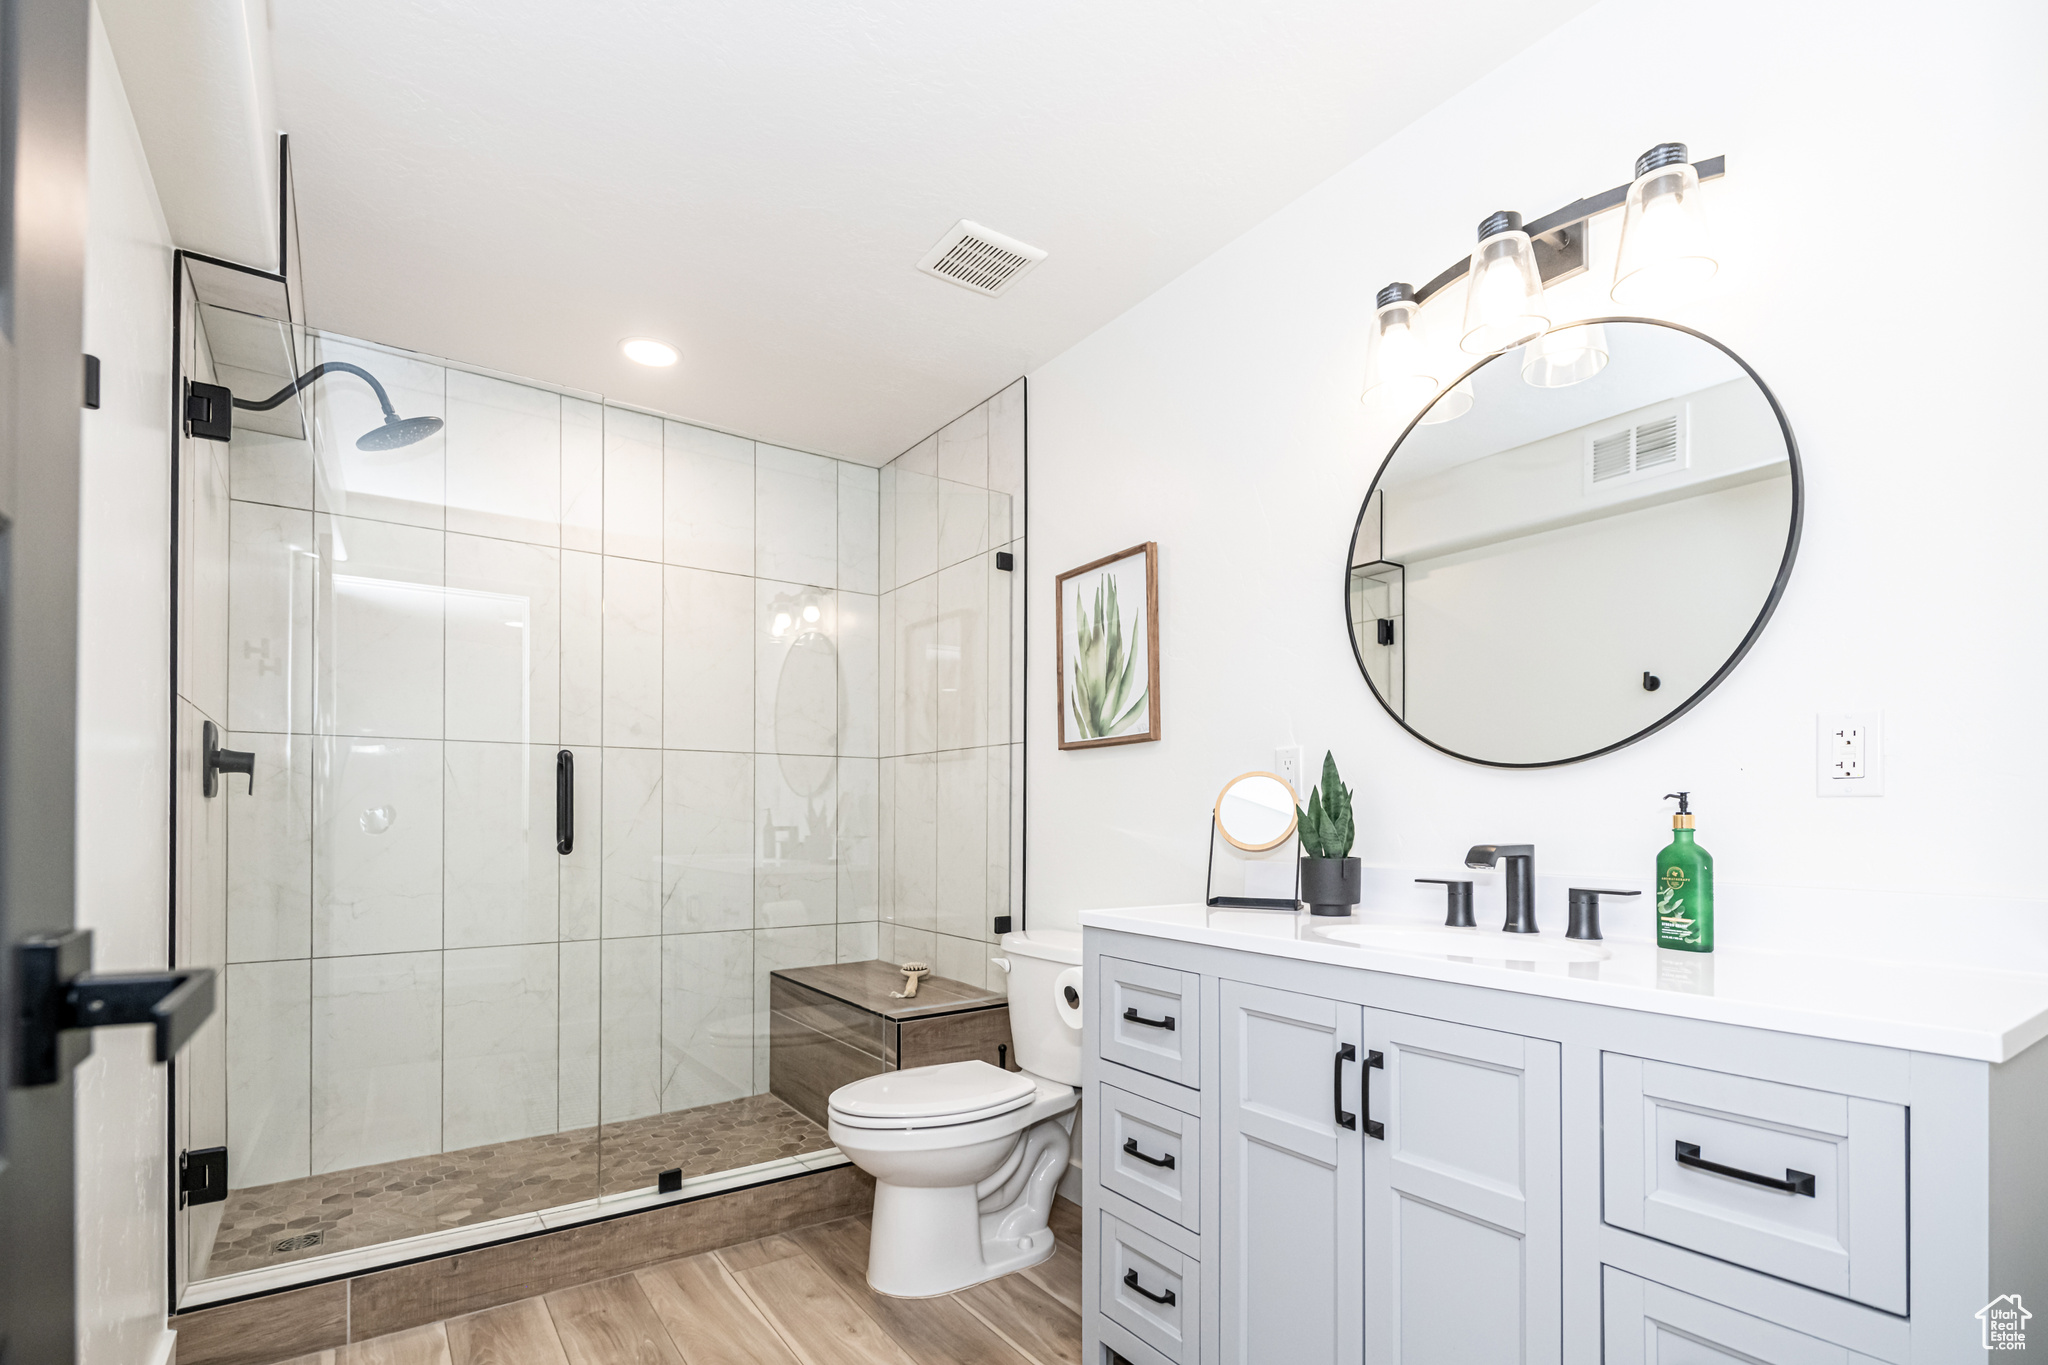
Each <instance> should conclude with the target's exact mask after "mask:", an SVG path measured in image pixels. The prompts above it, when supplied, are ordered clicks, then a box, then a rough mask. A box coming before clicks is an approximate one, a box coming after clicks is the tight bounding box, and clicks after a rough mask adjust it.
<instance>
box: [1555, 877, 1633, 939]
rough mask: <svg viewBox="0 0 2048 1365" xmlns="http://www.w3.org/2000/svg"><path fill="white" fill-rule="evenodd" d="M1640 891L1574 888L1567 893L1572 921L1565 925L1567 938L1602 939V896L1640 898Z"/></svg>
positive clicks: (1567, 907) (1567, 903) (1566, 904)
mask: <svg viewBox="0 0 2048 1365" xmlns="http://www.w3.org/2000/svg"><path fill="white" fill-rule="evenodd" d="M1642 894H1643V893H1642V892H1640V891H1599V890H1595V889H1593V888H1591V887H1584V886H1574V887H1572V888H1571V889H1570V890H1568V891H1566V892H1565V906H1566V909H1567V911H1568V912H1569V914H1570V916H1571V919H1570V922H1569V923H1567V924H1566V925H1565V931H1564V936H1565V937H1566V938H1599V937H1600V898H1601V897H1602V896H1640V895H1642Z"/></svg>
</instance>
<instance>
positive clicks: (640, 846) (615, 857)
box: [578, 749, 662, 999]
mask: <svg viewBox="0 0 2048 1365" xmlns="http://www.w3.org/2000/svg"><path fill="white" fill-rule="evenodd" d="M661 768H662V753H661V751H660V750H659V749H606V750H605V751H604V777H603V785H602V790H603V792H604V814H603V818H602V824H601V826H600V827H601V828H602V830H603V848H604V855H603V857H604V862H603V866H604V871H603V883H604V891H603V905H604V914H603V933H604V937H606V938H632V937H640V936H643V935H647V934H658V933H660V932H661V880H662V877H661V874H662V867H661V817H662V810H661ZM578 789H579V790H587V789H588V788H587V787H585V786H584V785H583V784H582V783H581V782H580V781H579V783H578ZM609 970H610V969H609V968H607V971H609ZM607 999H609V992H607Z"/></svg>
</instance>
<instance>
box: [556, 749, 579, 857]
mask: <svg viewBox="0 0 2048 1365" xmlns="http://www.w3.org/2000/svg"><path fill="white" fill-rule="evenodd" d="M575 847H576V755H574V754H572V753H570V752H569V751H568V750H567V749H564V750H562V751H561V752H560V753H558V754H556V755H555V852H557V853H562V854H567V853H570V852H572V851H573V850H574V849H575Z"/></svg>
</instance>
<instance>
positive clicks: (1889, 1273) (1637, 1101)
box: [1600, 1052, 1907, 1313]
mask: <svg viewBox="0 0 2048 1365" xmlns="http://www.w3.org/2000/svg"><path fill="white" fill-rule="evenodd" d="M1600 1071H1601V1089H1602V1127H1603V1132H1604V1141H1603V1143H1602V1150H1601V1163H1602V1177H1603V1184H1604V1188H1605V1195H1606V1200H1605V1204H1606V1215H1605V1216H1606V1220H1607V1221H1608V1222H1609V1223H1611V1224H1612V1225H1614V1226H1615V1227H1618V1228H1626V1229H1628V1230H1629V1231H1631V1232H1639V1233H1642V1234H1643V1235H1644V1236H1647V1237H1654V1238H1656V1239H1658V1240H1659V1241H1663V1242H1670V1243H1673V1244H1674V1245H1677V1246H1682V1247H1689V1248H1691V1249H1692V1250H1694V1251H1698V1252H1703V1253H1705V1254H1706V1255H1708V1256H1715V1257H1718V1258H1720V1259H1722V1260H1724V1261H1732V1262H1734V1263H1735V1264H1737V1265H1743V1266H1748V1267H1749V1268H1751V1269H1752V1270H1760V1271H1763V1272H1764V1273H1765V1274H1767V1275H1776V1276H1779V1277H1780V1278H1783V1279H1787V1280H1792V1281H1795V1282H1796V1283H1799V1284H1804V1285H1810V1286H1812V1287H1813V1288H1815V1289H1820V1290H1824V1291H1826V1292H1827V1293H1830V1294H1840V1295H1842V1296H1844V1297H1845V1298H1850V1299H1854V1300H1856V1301H1857V1302H1859V1303H1867V1304H1870V1305H1871V1306H1872V1307H1876V1308H1882V1309H1885V1310H1887V1311H1889V1312H1893V1313H1904V1312H1905V1311H1907V1305H1906V1110H1905V1108H1904V1106H1902V1105H1897V1104H1887V1103H1885V1102H1883V1101H1880V1100H1868V1099H1860V1098H1858V1097H1856V1096H1852V1095H1839V1094H1835V1093H1833V1092H1831V1091H1826V1090H1813V1089H1807V1088H1805V1087H1803V1086H1796V1085H1785V1084H1782V1083H1780V1082H1777V1081H1764V1080H1757V1079H1755V1078H1753V1077H1749V1076H1735V1075H1730V1074H1728V1073H1727V1072H1721V1071H1706V1070H1702V1069H1700V1068H1697V1067H1689V1066H1675V1065H1673V1064H1671V1063H1669V1062H1657V1061H1650V1060H1647V1059H1644V1058H1641V1057H1630V1056H1627V1055H1624V1054H1621V1053H1614V1052H1609V1053H1603V1054H1602V1055H1601V1059H1600ZM1716 1167H1719V1168H1722V1169H1718V1170H1717V1169H1715V1168H1716Z"/></svg>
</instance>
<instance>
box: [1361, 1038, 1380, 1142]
mask: <svg viewBox="0 0 2048 1365" xmlns="http://www.w3.org/2000/svg"><path fill="white" fill-rule="evenodd" d="M1386 1068H1387V1059H1386V1058H1385V1057H1383V1056H1381V1055H1380V1054H1379V1053H1378V1052H1377V1051H1374V1052H1368V1053H1366V1054H1365V1070H1363V1071H1361V1072H1359V1073H1358V1107H1359V1108H1360V1109H1363V1110H1364V1111H1365V1135H1366V1136H1367V1137H1369V1138H1378V1139H1379V1140H1380V1141H1382V1142H1385V1141H1386V1140H1387V1126H1386V1125H1385V1124H1383V1123H1380V1122H1379V1121H1377V1120H1376V1119H1374V1118H1373V1116H1372V1073H1373V1072H1375V1071H1384V1070H1386Z"/></svg>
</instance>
